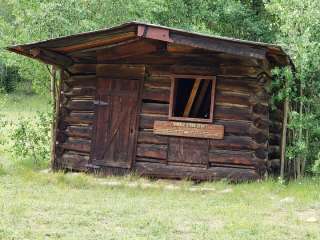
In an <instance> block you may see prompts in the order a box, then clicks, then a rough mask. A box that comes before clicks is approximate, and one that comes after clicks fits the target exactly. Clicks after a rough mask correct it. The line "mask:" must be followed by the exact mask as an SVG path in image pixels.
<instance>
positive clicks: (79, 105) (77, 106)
mask: <svg viewBox="0 0 320 240" xmlns="http://www.w3.org/2000/svg"><path fill="white" fill-rule="evenodd" d="M65 107H66V108H67V109H70V110H73V111H81V110H83V111H93V109H94V101H92V100H74V99H71V100H69V101H68V103H67V104H66V106H65Z"/></svg>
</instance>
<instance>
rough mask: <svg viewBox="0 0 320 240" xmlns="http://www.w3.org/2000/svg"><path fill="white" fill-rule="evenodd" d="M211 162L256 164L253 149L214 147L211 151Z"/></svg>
mask: <svg viewBox="0 0 320 240" xmlns="http://www.w3.org/2000/svg"><path fill="white" fill-rule="evenodd" d="M209 162H212V163H226V164H236V165H255V164H256V163H255V158H254V153H253V152H252V151H231V150H216V149H214V150H213V149H212V150H210V152H209Z"/></svg>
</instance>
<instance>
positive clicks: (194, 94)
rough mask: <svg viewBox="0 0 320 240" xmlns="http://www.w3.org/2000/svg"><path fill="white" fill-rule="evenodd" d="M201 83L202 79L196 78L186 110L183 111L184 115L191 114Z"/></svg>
mask: <svg viewBox="0 0 320 240" xmlns="http://www.w3.org/2000/svg"><path fill="white" fill-rule="evenodd" d="M200 83H201V79H199V78H197V79H195V81H194V83H193V87H192V90H191V93H190V96H189V99H188V101H187V104H186V106H185V108H184V111H183V117H189V114H190V111H191V108H192V105H193V102H194V100H195V98H196V95H197V92H198V89H199V86H200Z"/></svg>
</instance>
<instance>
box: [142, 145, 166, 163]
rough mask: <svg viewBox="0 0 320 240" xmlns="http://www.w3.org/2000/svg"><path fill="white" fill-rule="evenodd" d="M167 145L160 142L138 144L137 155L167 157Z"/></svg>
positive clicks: (164, 158) (157, 157)
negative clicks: (159, 143)
mask: <svg viewBox="0 0 320 240" xmlns="http://www.w3.org/2000/svg"><path fill="white" fill-rule="evenodd" d="M167 148H168V146H167V145H158V144H144V143H141V144H138V145H137V153H136V154H137V156H138V157H144V158H156V159H163V160H166V159H167V153H168V151H167Z"/></svg>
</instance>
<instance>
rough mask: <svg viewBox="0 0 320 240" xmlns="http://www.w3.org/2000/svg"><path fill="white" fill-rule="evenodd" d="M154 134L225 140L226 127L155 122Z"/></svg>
mask: <svg viewBox="0 0 320 240" xmlns="http://www.w3.org/2000/svg"><path fill="white" fill-rule="evenodd" d="M153 132H154V133H155V134H159V135H167V136H182V137H192V138H208V139H223V136H224V127H223V125H213V124H202V123H189V122H169V121H155V122H154V126H153Z"/></svg>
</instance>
